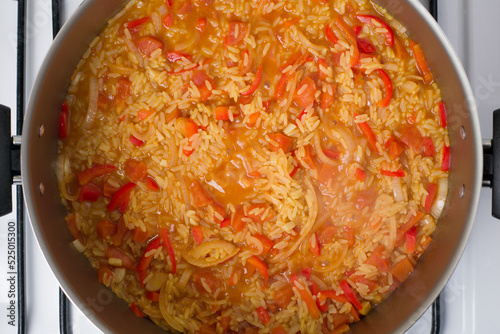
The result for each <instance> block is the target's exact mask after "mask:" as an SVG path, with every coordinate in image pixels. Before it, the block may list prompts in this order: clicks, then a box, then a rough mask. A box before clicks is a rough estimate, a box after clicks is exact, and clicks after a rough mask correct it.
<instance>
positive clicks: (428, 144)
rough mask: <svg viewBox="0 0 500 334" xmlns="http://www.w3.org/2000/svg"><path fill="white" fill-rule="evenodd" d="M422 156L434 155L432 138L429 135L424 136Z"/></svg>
mask: <svg viewBox="0 0 500 334" xmlns="http://www.w3.org/2000/svg"><path fill="white" fill-rule="evenodd" d="M422 156H424V157H433V156H434V143H433V142H432V139H431V138H429V137H425V138H424V142H423V147H422Z"/></svg>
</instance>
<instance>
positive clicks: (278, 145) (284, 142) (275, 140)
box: [269, 133, 292, 153]
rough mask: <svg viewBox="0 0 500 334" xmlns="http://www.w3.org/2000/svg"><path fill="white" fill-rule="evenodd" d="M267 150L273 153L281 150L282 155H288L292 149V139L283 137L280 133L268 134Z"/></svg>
mask: <svg viewBox="0 0 500 334" xmlns="http://www.w3.org/2000/svg"><path fill="white" fill-rule="evenodd" d="M269 139H270V142H269V149H270V150H271V151H273V152H276V151H278V150H280V149H281V150H282V151H283V153H288V152H289V151H290V148H291V147H292V138H290V137H287V136H285V135H284V134H281V133H271V134H269Z"/></svg>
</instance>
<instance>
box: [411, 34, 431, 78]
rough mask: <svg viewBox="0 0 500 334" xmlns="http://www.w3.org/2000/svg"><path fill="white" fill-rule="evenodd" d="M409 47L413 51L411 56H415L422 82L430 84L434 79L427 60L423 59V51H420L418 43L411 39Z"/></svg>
mask: <svg viewBox="0 0 500 334" xmlns="http://www.w3.org/2000/svg"><path fill="white" fill-rule="evenodd" d="M410 48H411V50H412V51H413V57H414V58H415V62H416V64H417V68H418V71H419V72H420V74H421V75H422V78H423V79H424V83H426V84H431V83H432V82H433V81H434V77H433V76H432V73H431V70H430V69H429V66H428V65H427V61H426V60H425V57H424V53H423V52H422V49H421V48H420V45H418V44H417V43H415V42H413V41H411V42H410Z"/></svg>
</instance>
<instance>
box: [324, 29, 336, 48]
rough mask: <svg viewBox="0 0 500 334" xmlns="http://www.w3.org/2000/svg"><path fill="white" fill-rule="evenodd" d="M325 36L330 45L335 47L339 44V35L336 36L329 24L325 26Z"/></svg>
mask: <svg viewBox="0 0 500 334" xmlns="http://www.w3.org/2000/svg"><path fill="white" fill-rule="evenodd" d="M325 36H326V39H327V40H328V41H329V42H330V43H332V44H333V45H335V44H337V43H338V42H339V39H338V37H337V35H335V33H334V32H333V30H332V28H330V26H329V25H328V24H327V25H326V26H325Z"/></svg>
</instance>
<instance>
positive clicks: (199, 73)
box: [193, 70, 215, 102]
mask: <svg viewBox="0 0 500 334" xmlns="http://www.w3.org/2000/svg"><path fill="white" fill-rule="evenodd" d="M207 82H208V84H209V85H210V87H209V86H207ZM193 83H194V84H195V85H196V87H197V88H198V90H199V91H200V101H202V102H205V101H207V100H208V99H209V98H210V96H212V90H213V89H215V82H214V80H213V79H212V78H210V77H209V76H208V75H207V73H206V72H205V71H203V70H196V71H194V72H193Z"/></svg>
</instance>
